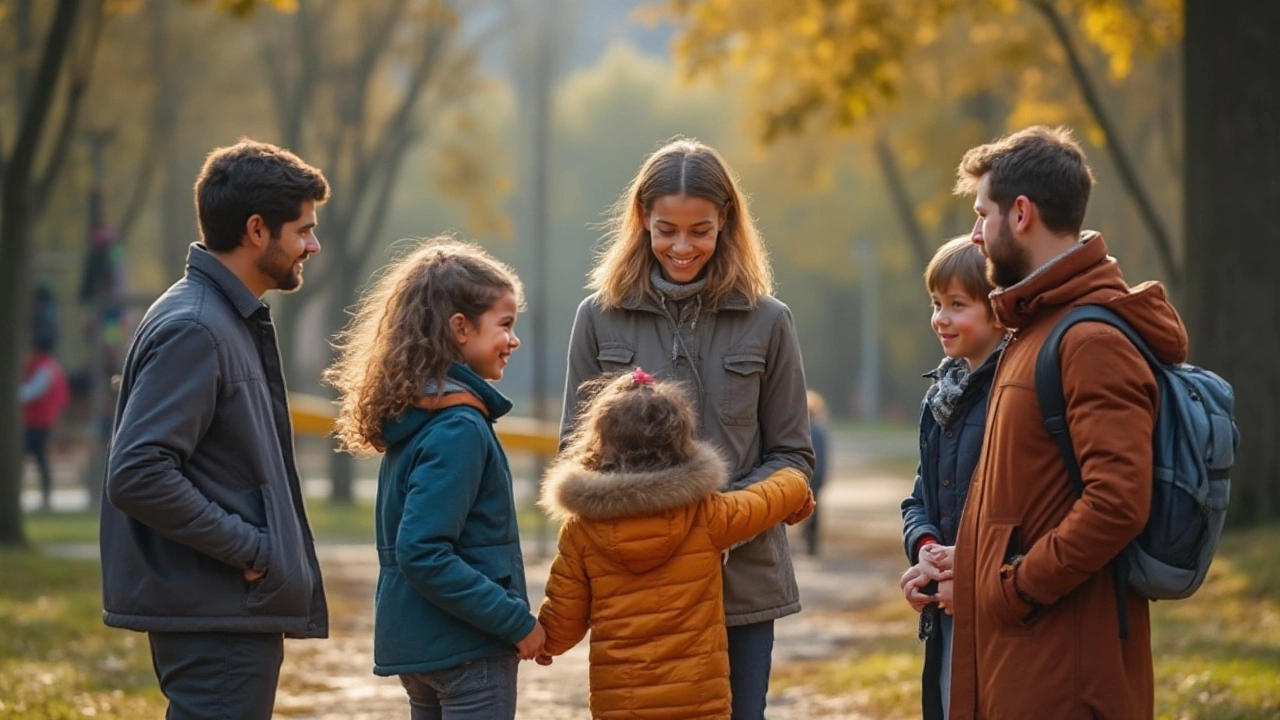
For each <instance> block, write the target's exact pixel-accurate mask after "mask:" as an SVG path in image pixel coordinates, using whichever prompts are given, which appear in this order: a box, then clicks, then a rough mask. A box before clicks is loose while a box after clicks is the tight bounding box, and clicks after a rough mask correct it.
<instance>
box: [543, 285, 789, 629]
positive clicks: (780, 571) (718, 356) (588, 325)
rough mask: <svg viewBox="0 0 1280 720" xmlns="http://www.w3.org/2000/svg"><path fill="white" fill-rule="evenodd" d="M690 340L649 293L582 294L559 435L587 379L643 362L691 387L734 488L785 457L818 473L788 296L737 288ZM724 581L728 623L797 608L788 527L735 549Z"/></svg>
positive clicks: (785, 462) (706, 313)
mask: <svg viewBox="0 0 1280 720" xmlns="http://www.w3.org/2000/svg"><path fill="white" fill-rule="evenodd" d="M685 341H686V342H685V343H678V342H675V336H674V329H673V327H672V323H671V322H670V321H669V320H668V317H667V315H666V313H665V312H664V310H663V308H662V307H660V306H659V305H658V304H657V303H655V302H654V301H653V300H651V299H649V298H647V297H641V296H637V297H635V298H633V299H632V300H630V301H629V302H628V303H627V304H626V305H624V306H623V307H621V308H615V309H611V310H603V309H601V307H600V306H599V304H598V301H597V296H596V295H592V296H590V297H588V298H587V299H586V300H583V301H582V304H581V305H579V306H578V314H577V317H576V318H575V319H574V322H573V334H572V337H571V339H570V341H569V369H568V377H567V378H566V381H565V399H564V414H563V416H562V420H561V428H560V431H561V437H564V436H566V435H567V434H568V433H569V432H570V430H571V429H572V428H573V425H574V421H575V417H576V411H577V405H578V392H577V390H578V387H579V385H581V384H582V382H583V381H586V380H590V379H591V378H593V377H596V376H597V375H600V374H602V373H611V372H619V371H625V370H629V369H631V368H633V367H635V366H637V365H638V366H640V367H642V368H644V369H645V370H646V371H648V372H650V373H652V374H653V375H654V376H656V377H657V378H659V379H662V380H675V381H678V382H681V383H682V384H683V385H684V386H685V387H686V388H688V389H689V390H690V395H691V397H692V398H693V400H694V409H695V411H696V413H697V415H698V422H699V435H700V437H701V438H702V439H704V440H707V441H709V442H710V443H711V444H712V445H714V446H715V447H716V449H717V450H719V451H720V454H721V455H722V456H723V457H724V459H725V460H726V461H728V464H729V477H727V478H725V487H726V488H727V489H733V490H737V489H740V488H743V487H746V486H748V485H752V484H754V483H757V482H759V481H761V480H763V479H765V478H766V477H768V476H769V475H770V474H772V473H773V472H774V471H776V470H779V469H781V468H784V467H793V468H796V469H797V470H800V471H801V472H803V473H804V474H805V475H806V476H811V475H812V474H813V463H814V458H813V446H812V444H811V442H810V439H809V414H808V410H807V405H806V402H805V380H804V366H803V364H802V362H801V359H800V344H799V342H798V341H797V339H796V332H795V325H794V323H793V321H792V318H791V311H790V310H788V309H787V306H786V305H784V304H782V302H780V301H779V300H777V299H775V298H772V297H767V296H766V297H764V298H761V300H760V302H759V303H757V305H756V307H754V308H752V307H751V305H750V303H749V302H748V301H747V299H746V297H744V296H742V295H731V296H730V297H728V298H726V299H725V300H723V301H721V302H720V304H719V306H717V307H714V308H704V309H703V311H702V315H701V316H700V317H699V318H698V320H697V330H696V332H694V333H688V332H686V333H685ZM690 354H692V357H690V356H689V355H690ZM673 355H674V356H675V357H674V358H673ZM695 366H696V368H695ZM699 388H700V389H701V392H699ZM724 588H725V593H724V608H725V618H726V622H727V624H729V625H747V624H751V623H756V622H764V621H766V620H773V619H775V618H779V617H783V616H785V615H790V614H792V613H795V612H798V611H799V610H800V593H799V589H798V588H797V587H796V579H795V571H794V569H793V568H792V565H791V554H790V552H788V550H787V538H786V529H785V528H784V527H783V526H781V525H778V526H775V527H773V528H772V529H770V530H768V531H766V532H764V533H762V534H761V535H759V536H757V537H756V538H755V539H754V540H752V541H750V542H748V543H747V544H745V545H742V546H740V547H738V548H736V549H734V550H733V551H732V552H731V553H730V554H729V559H728V562H727V563H726V564H725V568H724Z"/></svg>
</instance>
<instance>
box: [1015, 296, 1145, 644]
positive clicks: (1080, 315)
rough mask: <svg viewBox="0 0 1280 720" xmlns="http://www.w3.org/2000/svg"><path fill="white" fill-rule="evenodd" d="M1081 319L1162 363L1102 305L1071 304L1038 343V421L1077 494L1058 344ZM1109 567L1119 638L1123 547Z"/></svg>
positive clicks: (1124, 628) (1080, 485)
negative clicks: (1112, 330) (1116, 334)
mask: <svg viewBox="0 0 1280 720" xmlns="http://www.w3.org/2000/svg"><path fill="white" fill-rule="evenodd" d="M1081 322H1100V323H1105V324H1107V325H1110V326H1111V327H1113V328H1115V329H1117V330H1119V331H1120V332H1122V333H1124V335H1125V337H1127V338H1129V342H1131V343H1133V345H1134V347H1136V348H1137V349H1138V351H1139V352H1141V353H1142V356H1143V357H1145V358H1146V359H1147V363H1148V364H1149V365H1151V366H1152V367H1153V368H1154V367H1157V366H1159V365H1160V364H1161V363H1160V361H1159V360H1158V359H1157V358H1156V356H1155V354H1154V353H1153V352H1151V348H1149V347H1147V343H1146V341H1144V340H1143V339H1142V336H1141V335H1139V334H1138V332H1137V331H1136V330H1134V329H1133V326H1132V325H1130V324H1129V323H1128V322H1127V321H1126V320H1125V319H1124V318H1122V317H1120V315H1119V314H1118V313H1116V312H1115V311H1114V310H1111V309H1110V308H1106V307H1103V306H1101V305H1081V306H1080V307H1076V308H1073V309H1072V310H1070V311H1069V312H1068V313H1067V314H1066V316H1064V317H1063V318H1062V319H1061V320H1059V321H1058V324H1057V325H1054V326H1053V329H1052V330H1051V331H1049V336H1048V337H1047V338H1045V341H1044V344H1043V345H1041V346H1040V353H1039V355H1037V356H1036V376H1035V384H1036V398H1037V399H1038V400H1039V401H1040V415H1041V423H1042V424H1043V425H1044V429H1045V431H1047V432H1048V433H1049V437H1051V438H1053V442H1054V444H1056V445H1057V446H1058V451H1059V452H1060V453H1061V454H1062V461H1063V463H1064V464H1066V466H1067V477H1069V478H1070V479H1071V486H1072V488H1074V489H1075V491H1076V495H1084V477H1083V474H1082V473H1081V471H1080V462H1079V460H1078V459H1077V457H1076V450H1075V445H1074V444H1073V443H1072V442H1071V433H1070V432H1069V428H1068V427H1067V399H1066V396H1065V395H1064V394H1063V391H1062V362H1061V345H1062V338H1063V336H1065V335H1066V334H1067V330H1070V329H1071V327H1072V326H1073V325H1075V324H1076V323H1081ZM1111 569H1112V575H1113V577H1112V581H1113V582H1112V584H1113V585H1114V586H1115V594H1116V617H1117V619H1118V620H1119V623H1120V639H1121V640H1124V639H1125V638H1128V637H1129V612H1128V607H1127V605H1126V599H1125V594H1126V591H1127V588H1128V586H1129V565H1128V562H1127V561H1126V558H1125V553H1124V552H1123V551H1121V553H1120V554H1119V555H1117V556H1116V558H1115V560H1113V561H1112V563H1111Z"/></svg>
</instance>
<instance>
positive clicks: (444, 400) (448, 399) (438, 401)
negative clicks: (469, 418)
mask: <svg viewBox="0 0 1280 720" xmlns="http://www.w3.org/2000/svg"><path fill="white" fill-rule="evenodd" d="M459 405H466V406H468V407H473V408H475V409H476V410H479V411H480V414H481V415H483V416H484V417H485V419H488V417H489V408H488V407H486V406H485V404H484V402H482V401H481V400H480V398H478V397H476V396H475V395H472V394H471V393H469V392H453V393H449V394H448V395H424V396H423V397H420V398H418V399H417V400H414V401H413V406H414V407H416V408H419V409H421V410H426V411H428V412H436V411H437V410H443V409H445V408H451V407H457V406H459Z"/></svg>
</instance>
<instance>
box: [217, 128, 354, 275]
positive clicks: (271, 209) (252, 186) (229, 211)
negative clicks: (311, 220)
mask: <svg viewBox="0 0 1280 720" xmlns="http://www.w3.org/2000/svg"><path fill="white" fill-rule="evenodd" d="M195 195H196V216H197V217H198V218H199V220H200V236H201V238H202V239H203V240H204V244H205V247H207V248H209V250H210V251H212V252H230V251H231V250H234V249H235V248H236V247H237V246H238V245H239V244H240V239H241V238H242V237H243V236H244V227H245V223H247V222H248V221H249V218H250V217H252V216H254V215H261V216H262V219H263V221H264V222H265V223H266V225H267V229H268V230H269V231H270V232H271V237H273V238H274V237H279V236H280V228H281V227H282V226H283V225H284V224H285V223H287V222H292V221H294V220H297V219H298V218H299V217H300V216H301V215H302V203H304V202H306V201H307V200H313V201H315V202H316V203H322V202H324V201H325V200H326V199H327V198H328V197H329V182H328V181H327V180H325V177H324V174H323V173H321V172H320V171H319V170H318V169H316V168H314V167H312V166H310V165H308V164H306V163H305V162H303V161H302V159H301V158H299V157H298V156H297V155H294V154H293V153H291V152H289V151H288V150H283V149H281V148H279V147H276V146H275V145H272V144H270V143H263V142H255V141H253V140H248V139H243V140H241V141H240V142H238V143H236V144H235V145H232V146H230V147H222V148H217V149H215V150H214V151H213V152H211V153H209V156H208V157H206V158H205V161H204V167H202V168H201V169H200V177H198V178H197V179H196V192H195Z"/></svg>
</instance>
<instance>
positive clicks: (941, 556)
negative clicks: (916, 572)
mask: <svg viewBox="0 0 1280 720" xmlns="http://www.w3.org/2000/svg"><path fill="white" fill-rule="evenodd" d="M917 557H918V560H919V561H918V562H917V563H916V566H917V567H919V568H920V571H921V572H923V573H924V574H925V575H928V576H929V579H930V580H937V581H939V582H941V581H943V580H950V579H951V578H952V577H954V576H955V547H953V546H952V547H944V546H942V545H936V544H935V545H925V546H924V547H922V548H920V553H919V555H918V556H917Z"/></svg>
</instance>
